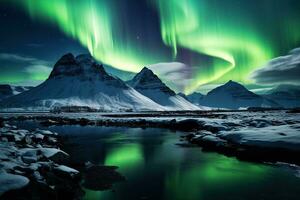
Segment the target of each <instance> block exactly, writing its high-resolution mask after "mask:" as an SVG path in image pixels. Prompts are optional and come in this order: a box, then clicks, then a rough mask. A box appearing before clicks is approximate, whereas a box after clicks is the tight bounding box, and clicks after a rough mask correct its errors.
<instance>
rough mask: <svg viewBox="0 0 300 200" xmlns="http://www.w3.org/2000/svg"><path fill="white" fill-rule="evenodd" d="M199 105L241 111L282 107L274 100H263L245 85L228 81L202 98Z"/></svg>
mask: <svg viewBox="0 0 300 200" xmlns="http://www.w3.org/2000/svg"><path fill="white" fill-rule="evenodd" d="M199 105H203V106H208V107H213V108H227V109H239V108H247V107H280V105H278V104H277V103H275V102H273V101H272V100H269V99H266V98H263V97H262V96H259V95H257V94H255V93H253V92H251V91H249V90H247V89H246V88H245V87H244V86H243V85H241V84H239V83H237V82H234V81H231V80H230V81H228V82H227V83H226V84H224V85H222V86H219V87H217V88H215V89H213V90H211V91H210V92H208V93H207V95H205V96H204V97H203V98H200V100H199Z"/></svg>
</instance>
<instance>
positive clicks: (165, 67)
mask: <svg viewBox="0 0 300 200" xmlns="http://www.w3.org/2000/svg"><path fill="white" fill-rule="evenodd" d="M147 67H148V68H149V69H151V70H152V71H153V72H154V73H155V74H157V75H158V76H159V77H160V78H162V79H163V81H165V82H166V84H168V85H169V86H170V87H171V88H172V89H174V90H177V91H183V89H184V88H185V86H186V85H187V84H189V82H190V81H191V80H192V77H191V72H192V67H190V66H188V65H186V64H184V63H180V62H170V63H157V64H153V65H150V66H147Z"/></svg>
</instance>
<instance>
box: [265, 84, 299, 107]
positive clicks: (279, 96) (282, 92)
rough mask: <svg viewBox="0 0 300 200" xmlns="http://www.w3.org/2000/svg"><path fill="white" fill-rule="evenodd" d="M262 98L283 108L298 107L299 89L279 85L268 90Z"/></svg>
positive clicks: (295, 86) (293, 86) (292, 86)
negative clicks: (270, 100)
mask: <svg viewBox="0 0 300 200" xmlns="http://www.w3.org/2000/svg"><path fill="white" fill-rule="evenodd" d="M264 97H265V98H268V99H272V100H273V101H275V102H276V103H278V104H280V105H282V106H283V107H285V108H294V107H300V87H299V86H297V85H280V86H278V87H276V88H275V89H272V90H270V91H269V92H268V93H267V94H266V95H264Z"/></svg>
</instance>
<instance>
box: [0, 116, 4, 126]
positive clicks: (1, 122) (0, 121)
mask: <svg viewBox="0 0 300 200" xmlns="http://www.w3.org/2000/svg"><path fill="white" fill-rule="evenodd" d="M2 127H4V119H3V118H1V117H0V128H2Z"/></svg>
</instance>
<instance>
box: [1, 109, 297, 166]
mask: <svg viewBox="0 0 300 200" xmlns="http://www.w3.org/2000/svg"><path fill="white" fill-rule="evenodd" d="M1 116H2V117H4V118H7V119H9V118H10V119H11V120H13V119H22V120H26V119H27V120H28V119H34V120H38V121H39V122H41V123H42V124H44V125H46V126H50V125H66V124H80V125H98V126H103V125H105V126H128V127H159V128H170V129H175V130H183V131H188V132H192V135H190V136H189V137H188V138H187V140H188V141H189V142H192V143H196V144H198V145H200V146H203V147H209V148H210V149H213V150H216V151H221V152H225V153H228V154H231V155H232V154H233V155H235V154H237V152H238V154H239V155H242V156H245V155H246V157H249V156H250V157H251V159H253V157H254V158H255V155H254V154H259V155H257V156H256V157H261V156H263V157H272V159H271V160H272V161H273V160H276V156H277V157H278V158H280V159H279V160H282V159H281V158H284V160H283V161H290V160H292V161H293V160H295V158H294V156H295V155H296V154H297V153H299V152H300V114H299V113H287V112H286V111H263V112H262V111H259V112H249V111H243V112H209V111H207V112H179V113H178V112H153V113H151V112H147V113H63V114H51V113H31V114H30V113H27V114H24V113H19V114H16V113H13V114H9V113H6V114H2V115H1ZM285 157H286V159H287V160H285ZM296 160H297V161H295V162H297V163H298V160H299V158H297V159H296Z"/></svg>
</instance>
